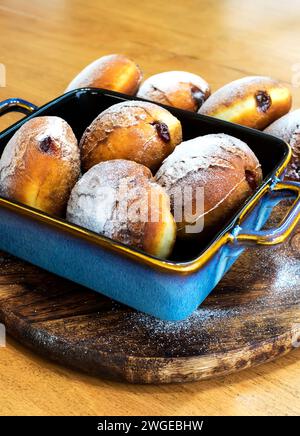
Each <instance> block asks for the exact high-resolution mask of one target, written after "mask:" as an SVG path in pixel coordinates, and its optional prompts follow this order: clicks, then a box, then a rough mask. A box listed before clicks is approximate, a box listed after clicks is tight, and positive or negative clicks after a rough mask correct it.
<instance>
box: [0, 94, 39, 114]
mask: <svg viewBox="0 0 300 436" xmlns="http://www.w3.org/2000/svg"><path fill="white" fill-rule="evenodd" d="M37 109H38V106H36V105H35V104H33V103H30V102H29V101H26V100H23V99H21V98H8V99H7V100H3V101H1V102H0V116H1V115H4V114H7V113H8V112H21V113H22V114H24V115H29V114H31V113H33V112H34V111H36V110H37Z"/></svg>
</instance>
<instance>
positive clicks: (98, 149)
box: [80, 101, 182, 171]
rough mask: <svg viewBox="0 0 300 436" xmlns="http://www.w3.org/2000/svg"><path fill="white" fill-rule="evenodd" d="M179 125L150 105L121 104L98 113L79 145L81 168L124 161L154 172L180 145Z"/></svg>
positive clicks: (137, 102) (167, 113) (169, 116)
mask: <svg viewBox="0 0 300 436" xmlns="http://www.w3.org/2000/svg"><path fill="white" fill-rule="evenodd" d="M181 139H182V131H181V124H180V122H179V120H178V119H177V118H175V117H174V116H173V115H171V114H170V112H169V111H167V110H166V109H164V108H162V107H160V106H157V105H156V104H153V103H147V102H142V101H124V102H122V103H118V104H115V105H113V106H111V107H110V108H108V109H107V110H105V111H104V112H102V113H101V114H100V115H98V117H97V118H96V119H95V120H94V121H93V122H92V124H91V125H90V126H89V127H88V128H87V129H86V131H85V132H84V134H83V136H82V139H81V141H80V149H81V160H82V167H83V169H84V170H85V171H86V170H88V169H89V168H91V167H92V166H93V165H96V164H97V163H99V162H102V161H106V160H112V159H128V160H133V161H135V162H137V163H140V164H142V165H145V166H147V167H148V168H150V169H151V170H153V171H154V170H156V169H157V168H158V167H159V166H160V164H161V162H162V161H163V160H164V159H165V158H166V157H167V156H168V155H169V154H170V153H171V152H172V151H173V150H174V148H175V147H176V145H177V144H179V143H180V142H181Z"/></svg>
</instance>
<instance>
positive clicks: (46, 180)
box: [0, 116, 80, 215]
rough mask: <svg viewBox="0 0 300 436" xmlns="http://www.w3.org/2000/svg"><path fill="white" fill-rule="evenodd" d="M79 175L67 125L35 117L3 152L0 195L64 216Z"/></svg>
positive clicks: (74, 144) (76, 150)
mask: <svg viewBox="0 0 300 436" xmlns="http://www.w3.org/2000/svg"><path fill="white" fill-rule="evenodd" d="M79 174H80V156H79V148H78V144H77V139H76V138H75V135H74V133H73V131H72V129H71V127H70V126H69V125H68V123H67V122H66V121H64V120H63V119H62V118H59V117H52V116H51V117H50V116H45V117H36V118H33V119H31V120H29V121H27V122H26V123H25V124H23V125H22V127H21V128H20V129H19V130H18V131H17V132H16V133H15V134H14V136H13V137H12V138H11V139H10V141H9V142H8V144H7V145H6V147H5V149H4V151H3V154H2V156H1V160H0V194H1V195H2V196H3V197H5V198H8V199H10V200H16V201H19V202H20V203H24V204H26V205H28V206H32V207H34V208H36V209H39V210H41V211H43V212H47V213H49V214H53V215H63V214H64V213H65V209H66V205H67V202H68V198H69V195H70V192H71V189H72V188H73V186H74V184H75V183H76V181H77V179H78V177H79Z"/></svg>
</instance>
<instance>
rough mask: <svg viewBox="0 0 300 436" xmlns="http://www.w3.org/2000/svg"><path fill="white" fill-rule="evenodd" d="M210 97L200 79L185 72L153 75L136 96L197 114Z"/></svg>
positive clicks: (205, 83) (206, 84)
mask: <svg viewBox="0 0 300 436" xmlns="http://www.w3.org/2000/svg"><path fill="white" fill-rule="evenodd" d="M209 95H210V87H209V85H208V83H207V82H206V81H205V80H204V79H202V77H200V76H197V75H196V74H192V73H188V72H186V71H166V72H164V73H160V74H155V75H154V76H151V77H149V78H148V79H147V80H145V82H144V83H142V85H141V87H140V89H139V91H138V94H137V96H138V97H141V98H145V99H146V100H152V101H155V102H156V103H161V104H166V105H169V106H175V107H178V108H180V109H185V110H189V111H193V112H197V111H198V109H199V108H200V107H201V106H202V104H203V103H204V101H205V100H206V99H207V98H208V97H209Z"/></svg>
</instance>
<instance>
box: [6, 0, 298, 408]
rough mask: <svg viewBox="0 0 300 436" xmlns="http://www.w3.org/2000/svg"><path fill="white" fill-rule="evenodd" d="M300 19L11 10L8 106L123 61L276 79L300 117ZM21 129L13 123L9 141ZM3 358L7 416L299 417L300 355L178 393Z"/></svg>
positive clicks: (75, 7)
mask: <svg viewBox="0 0 300 436" xmlns="http://www.w3.org/2000/svg"><path fill="white" fill-rule="evenodd" d="M299 16H300V5H299V2H298V1H297V0H294V1H289V2H288V7H287V5H286V4H283V3H282V2H281V1H279V0H276V1H274V0H272V1H271V0H268V1H266V0H264V1H263V2H261V1H258V0H255V1H253V2H246V1H237V0H231V1H224V2H221V1H219V0H215V1H201V2H200V1H187V0H186V1H174V2H171V3H170V2H168V3H163V2H161V1H157V0H153V1H151V2H148V3H147V2H144V3H143V4H140V2H137V1H128V0H126V1H125V0H124V1H117V2H115V4H114V7H113V8H112V6H111V2H108V1H105V0H104V1H101V2H98V1H96V0H94V1H83V0H76V1H75V0H74V1H66V2H58V1H54V2H44V1H42V0H35V1H32V2H26V1H25V0H23V1H21V0H6V1H2V0H1V1H0V26H1V33H2V35H5V37H3V36H2V38H1V51H0V53H1V59H0V62H1V63H3V64H4V65H5V66H6V75H7V86H6V87H5V88H1V89H0V97H1V99H4V98H8V97H12V96H18V97H23V98H26V99H28V100H31V101H32V102H34V103H36V104H42V103H44V102H46V101H48V100H50V99H52V98H54V97H55V96H57V95H58V94H60V93H61V92H62V90H63V89H64V88H65V86H66V84H67V83H68V82H69V80H70V79H71V78H72V77H73V75H74V74H76V73H77V72H78V71H79V70H80V69H81V68H82V67H83V66H85V65H86V64H87V63H88V62H90V61H91V60H93V59H95V58H97V57H99V56H101V55H102V54H106V53H111V52H123V53H125V54H127V55H129V56H131V57H132V58H134V59H136V60H137V62H138V63H139V64H140V65H141V66H142V68H143V70H144V71H145V76H148V75H150V74H153V73H155V72H159V71H164V70H170V69H183V70H188V71H192V72H195V73H199V74H201V75H203V76H204V78H206V79H207V80H208V81H209V82H210V84H211V86H212V88H213V89H217V88H218V87H219V86H221V85H223V84H225V83H226V82H228V81H230V80H233V79H236V78H239V77H242V76H243V75H249V74H270V75H273V76H274V77H277V78H279V79H281V80H283V81H284V82H286V83H289V84H290V85H291V86H292V87H293V95H294V107H300V91H299V88H298V87H297V86H298V81H299V80H298V79H299V70H300V67H299V64H300V57H299V53H298V48H297V44H296V41H297V40H298V39H299V32H300V31H299V25H298V23H299ZM13 119H15V117H11V116H7V117H5V118H3V119H2V120H1V121H0V129H1V130H2V129H3V128H4V127H5V125H8V124H10V123H11V122H12V120H13ZM260 256H261V254H258V255H257V256H256V259H259V258H260ZM24 268H26V267H24ZM267 269H268V265H266V270H267ZM24 277H25V276H24ZM254 278H255V277H254ZM225 280H228V278H227V277H226V278H225ZM279 283H280V282H279ZM3 286H4V285H3ZM4 287H5V286H4ZM12 292H13V290H12ZM246 295H248V294H246ZM0 356H1V358H0V384H1V394H0V413H1V414H100V415H101V414H137V415H143V414H156V415H157V414H171V415H175V414H191V415H193V414H194V415H197V414H212V415H217V414H222V415H226V414H268V415H270V414H299V411H300V405H299V396H300V383H299V380H300V377H299V376H300V368H299V357H300V355H299V350H297V351H295V352H293V353H290V354H289V355H287V356H286V357H283V358H281V359H278V360H276V361H274V362H272V363H269V364H266V365H262V366H259V367H256V368H252V369H249V370H245V371H243V372H241V373H237V374H235V375H230V376H227V377H225V378H224V377H223V378H219V379H216V380H213V381H205V382H197V383H189V384H183V385H168V386H132V385H128V384H122V383H116V382H112V381H106V380H102V379H97V378H93V377H88V376H85V375H83V374H81V373H77V372H74V371H72V370H67V369H65V368H63V367H61V366H57V365H55V364H50V363H49V362H48V361H47V360H45V359H41V358H38V357H36V356H35V355H34V354H31V353H30V352H29V351H27V350H26V349H24V348H23V347H22V346H20V345H17V344H16V343H15V342H14V341H13V340H12V339H9V340H8V346H7V347H6V348H1V349H0Z"/></svg>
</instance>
